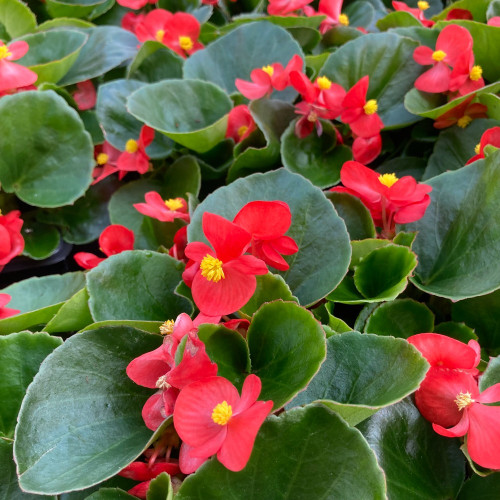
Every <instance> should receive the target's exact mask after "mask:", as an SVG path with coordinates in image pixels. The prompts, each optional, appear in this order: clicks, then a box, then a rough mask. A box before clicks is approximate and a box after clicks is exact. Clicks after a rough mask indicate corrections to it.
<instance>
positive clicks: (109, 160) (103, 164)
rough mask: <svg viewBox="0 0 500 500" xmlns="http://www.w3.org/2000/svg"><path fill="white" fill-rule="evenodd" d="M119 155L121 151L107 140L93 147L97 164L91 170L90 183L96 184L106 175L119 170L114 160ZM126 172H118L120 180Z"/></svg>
mask: <svg viewBox="0 0 500 500" xmlns="http://www.w3.org/2000/svg"><path fill="white" fill-rule="evenodd" d="M120 155H121V151H120V150H118V149H116V148H114V147H113V146H111V144H110V143H109V142H104V144H102V145H98V146H96V147H95V151H94V157H95V161H96V163H97V166H96V167H95V168H94V170H93V172H92V177H93V178H94V180H93V181H92V184H97V183H98V182H100V181H102V180H103V179H105V178H106V177H107V176H108V175H111V174H114V173H115V172H119V171H118V167H117V166H116V161H117V160H118V158H119V157H120ZM126 173H127V172H125V171H121V172H119V174H118V178H119V179H120V180H121V179H122V178H123V176H124V175H125V174H126Z"/></svg>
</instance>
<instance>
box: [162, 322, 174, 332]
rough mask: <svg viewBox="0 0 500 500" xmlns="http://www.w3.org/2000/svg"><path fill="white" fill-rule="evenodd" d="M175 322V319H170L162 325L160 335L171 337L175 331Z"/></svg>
mask: <svg viewBox="0 0 500 500" xmlns="http://www.w3.org/2000/svg"><path fill="white" fill-rule="evenodd" d="M174 323H175V322H174V320H173V319H168V320H167V321H165V323H163V324H162V325H160V333H161V334H162V335H170V334H171V333H172V332H173V331H174Z"/></svg>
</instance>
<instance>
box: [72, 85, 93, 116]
mask: <svg viewBox="0 0 500 500" xmlns="http://www.w3.org/2000/svg"><path fill="white" fill-rule="evenodd" d="M73 99H74V100H75V102H76V104H77V106H78V109H79V110H80V111H85V110H87V109H92V108H93V107H94V106H95V104H96V102H97V94H96V91H95V87H94V84H93V83H92V80H85V81H84V82H78V83H77V84H76V90H75V91H74V92H73Z"/></svg>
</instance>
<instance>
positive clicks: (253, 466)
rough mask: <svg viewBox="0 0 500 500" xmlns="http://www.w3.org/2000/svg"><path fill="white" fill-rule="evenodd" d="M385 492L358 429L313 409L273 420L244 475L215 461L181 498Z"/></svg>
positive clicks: (373, 495) (377, 496) (287, 499)
mask: <svg viewBox="0 0 500 500" xmlns="http://www.w3.org/2000/svg"><path fill="white" fill-rule="evenodd" d="M385 494H386V491H385V480H384V476H383V472H382V470H381V469H380V468H379V466H378V464H377V462H376V460H375V457H374V455H373V452H372V451H371V450H370V448H369V446H368V444H367V443H366V441H365V440H364V439H363V437H362V436H361V434H360V433H359V431H358V430H357V429H354V428H352V427H350V426H348V425H347V424H346V423H345V422H344V421H343V420H342V419H341V418H339V417H338V416H337V415H336V414H335V413H333V412H332V411H330V410H328V409H327V408H325V407H324V406H321V405H311V406H307V407H306V408H295V409H293V410H291V411H289V412H285V413H283V414H281V415H280V416H279V417H274V416H273V417H270V418H268V419H267V421H266V422H264V424H263V426H262V427H261V429H260V431H259V434H258V435H257V439H256V440H255V445H254V447H253V451H252V455H251V457H250V461H249V462H248V464H247V466H246V467H245V469H243V471H241V472H238V473H234V472H231V471H229V470H228V469H226V468H225V467H224V466H223V465H221V464H220V463H219V462H218V461H217V460H215V458H213V459H212V460H211V461H209V462H208V463H206V464H204V465H203V466H202V467H201V468H200V469H199V470H198V471H197V472H196V474H192V475H191V476H189V477H188V478H186V479H185V481H184V483H183V484H182V486H181V488H180V490H179V492H178V494H177V495H176V499H177V500H198V499H200V498H203V499H204V500H216V499H220V498H221V495H222V496H223V497H225V498H232V499H235V500H258V499H262V498H280V499H283V500H299V499H305V498H311V499H313V498H314V499H320V498H353V499H354V498H359V499H361V498H363V499H364V498H370V499H373V500H381V499H383V498H385Z"/></svg>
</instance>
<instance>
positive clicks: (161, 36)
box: [155, 30, 165, 42]
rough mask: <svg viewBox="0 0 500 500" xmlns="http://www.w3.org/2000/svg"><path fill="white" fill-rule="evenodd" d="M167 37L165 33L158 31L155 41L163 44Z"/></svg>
mask: <svg viewBox="0 0 500 500" xmlns="http://www.w3.org/2000/svg"><path fill="white" fill-rule="evenodd" d="M164 36H165V31H163V30H158V31H157V32H156V35H155V39H156V41H157V42H163V37H164Z"/></svg>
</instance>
